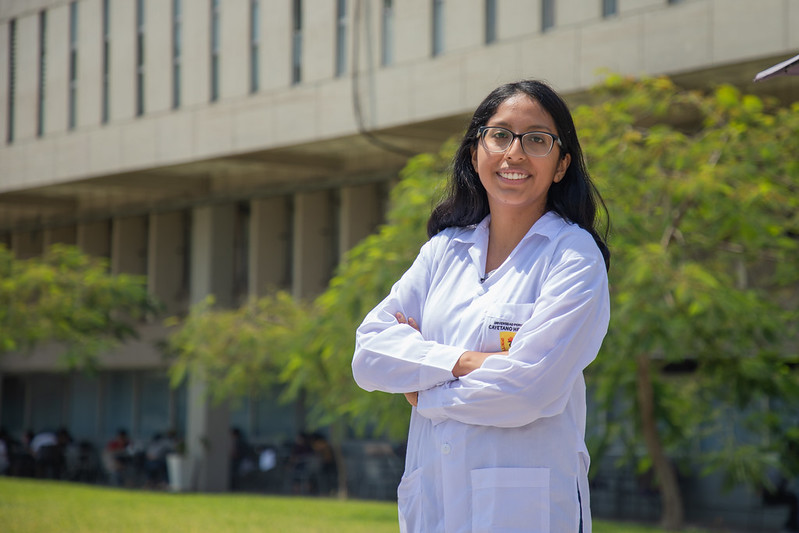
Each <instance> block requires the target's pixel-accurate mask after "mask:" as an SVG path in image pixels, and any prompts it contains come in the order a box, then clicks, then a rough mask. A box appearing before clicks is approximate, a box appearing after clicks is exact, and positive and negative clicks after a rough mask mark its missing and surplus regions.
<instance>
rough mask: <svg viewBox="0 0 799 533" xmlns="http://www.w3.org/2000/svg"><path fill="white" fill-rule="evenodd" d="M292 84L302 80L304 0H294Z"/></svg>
mask: <svg viewBox="0 0 799 533" xmlns="http://www.w3.org/2000/svg"><path fill="white" fill-rule="evenodd" d="M291 28H292V32H291V82H292V83H300V81H301V80H302V0H294V5H293V9H292V23H291Z"/></svg>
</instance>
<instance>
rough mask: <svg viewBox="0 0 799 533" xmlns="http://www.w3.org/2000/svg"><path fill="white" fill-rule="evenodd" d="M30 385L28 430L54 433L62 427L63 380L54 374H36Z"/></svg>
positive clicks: (30, 380) (29, 381)
mask: <svg viewBox="0 0 799 533" xmlns="http://www.w3.org/2000/svg"><path fill="white" fill-rule="evenodd" d="M28 384H29V385H30V388H31V390H30V416H31V418H30V429H32V430H33V431H34V432H35V433H39V432H40V431H55V430H57V429H58V428H59V427H61V426H63V425H64V405H65V400H66V398H65V397H64V378H62V377H61V376H58V375H54V374H41V375H39V374H36V375H32V376H31V377H30V379H29V380H28Z"/></svg>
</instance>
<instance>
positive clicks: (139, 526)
mask: <svg viewBox="0 0 799 533" xmlns="http://www.w3.org/2000/svg"><path fill="white" fill-rule="evenodd" d="M0 530H2V531H3V533H16V532H20V533H22V532H24V533H43V532H51V531H52V532H56V531H57V532H59V533H68V532H103V533H105V532H107V531H112V532H114V533H127V532H146V533H152V532H156V531H170V532H172V531H175V532H181V533H183V532H186V533H195V532H203V533H204V532H209V533H210V532H214V533H217V532H227V531H234V532H237V533H238V532H248V531H253V532H255V531H258V532H264V531H266V532H271V531H280V532H286V531H290V532H292V533H328V532H329V533H339V532H342V531H346V532H348V533H384V532H385V533H389V532H391V533H397V532H398V530H399V528H398V526H397V509H396V504H394V503H392V502H367V501H355V500H349V501H342V500H334V499H324V498H300V497H281V496H261V495H242V494H170V493H163V492H147V491H139V490H136V491H132V490H123V489H114V488H109V487H98V486H87V485H80V484H75V483H64V482H49V481H39V480H23V479H15V478H0ZM659 531H661V530H659V529H657V528H652V527H645V526H638V525H631V524H621V523H613V522H595V523H594V532H595V533H657V532H659Z"/></svg>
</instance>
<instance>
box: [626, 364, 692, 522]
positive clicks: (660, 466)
mask: <svg viewBox="0 0 799 533" xmlns="http://www.w3.org/2000/svg"><path fill="white" fill-rule="evenodd" d="M636 363H637V365H636V366H637V371H638V375H637V379H636V388H637V394H638V410H639V413H640V415H641V431H642V432H643V436H644V442H645V443H646V449H647V452H648V453H649V457H651V458H652V467H653V468H654V470H655V476H656V479H657V485H658V489H659V490H660V499H661V505H662V508H661V525H662V526H663V527H664V528H665V529H666V530H668V531H678V530H680V529H682V528H683V525H684V515H683V505H682V494H681V493H680V486H679V484H678V483H677V472H676V471H675V469H674V466H673V465H672V464H671V462H669V458H668V457H667V456H666V452H665V451H664V450H663V444H662V443H661V441H660V435H659V434H658V428H657V421H656V420H655V391H654V388H653V386H652V369H651V360H650V358H649V355H648V354H643V355H639V356H638V357H637V358H636Z"/></svg>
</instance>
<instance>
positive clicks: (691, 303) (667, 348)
mask: <svg viewBox="0 0 799 533" xmlns="http://www.w3.org/2000/svg"><path fill="white" fill-rule="evenodd" d="M596 94H597V96H598V98H599V102H598V103H596V104H595V105H592V106H590V107H583V108H581V109H579V110H578V111H577V113H576V117H575V119H576V122H577V127H578V129H579V131H580V133H581V135H582V139H583V143H584V144H583V146H584V148H585V151H586V157H587V159H588V166H589V168H590V169H591V172H592V174H593V175H594V176H595V177H596V178H597V181H598V184H599V188H600V190H601V191H602V192H603V194H604V196H605V198H606V200H607V202H608V206H609V209H610V212H611V220H612V221H613V226H614V232H613V236H612V241H611V248H612V250H613V253H614V256H613V265H612V268H611V276H610V277H611V291H612V313H611V317H612V318H611V325H610V330H609V333H608V336H607V338H606V340H605V344H604V346H603V350H602V353H601V355H600V357H599V358H598V360H597V363H596V364H595V365H593V366H592V367H591V369H590V376H589V382H592V383H594V384H596V385H597V390H598V398H599V399H600V400H601V401H602V402H603V405H604V406H605V408H606V409H613V407H612V406H618V405H626V406H627V409H628V413H627V414H629V415H630V416H631V417H633V419H634V420H636V421H637V424H636V426H635V427H634V428H628V429H630V430H633V431H628V435H627V437H626V438H625V440H627V441H628V442H631V443H633V444H635V443H637V442H639V437H640V439H642V440H643V443H644V445H645V448H646V451H647V453H646V455H645V456H644V457H642V458H641V461H640V464H639V467H640V469H641V470H648V469H649V468H650V467H651V468H652V469H653V471H654V473H655V475H656V480H657V484H658V487H659V489H660V494H661V499H662V509H663V516H662V519H663V524H664V526H666V527H667V528H668V529H679V528H681V527H682V525H683V510H682V508H683V506H682V497H681V492H680V488H679V484H678V482H677V476H676V471H675V467H674V461H675V460H677V459H679V458H680V457H685V456H686V455H687V454H688V452H687V448H688V445H689V444H690V443H693V442H697V441H699V440H700V439H701V438H703V437H706V436H711V435H712V436H713V437H714V439H716V440H717V441H719V442H718V443H717V444H716V445H715V446H714V447H713V449H711V450H709V451H708V452H706V453H704V454H703V457H701V458H700V457H693V459H695V460H698V461H700V463H699V464H704V465H706V467H705V469H704V470H705V472H709V471H714V470H719V471H721V472H723V473H724V475H725V478H726V480H727V481H728V482H729V483H740V482H744V483H749V484H752V485H757V484H760V483H762V482H763V481H764V477H765V470H766V468H768V467H769V466H770V465H773V464H774V455H773V454H772V453H770V452H772V451H774V443H775V442H776V443H781V442H785V439H786V438H789V436H788V435H786V434H785V433H786V430H785V428H786V427H791V425H787V426H786V425H784V417H781V416H780V414H779V413H778V412H771V413H770V415H769V416H765V415H766V413H765V410H764V409H763V408H762V406H761V407H758V402H760V404H762V405H769V404H771V405H773V404H774V403H775V402H776V401H777V400H779V401H781V402H788V405H791V406H792V409H794V410H795V408H796V405H797V401H798V400H799V381H798V380H797V373H796V372H795V371H793V370H792V367H793V366H794V365H796V363H797V362H799V359H798V358H797V352H796V342H797V330H796V324H797V313H796V301H797V286H798V284H799V270H797V269H796V265H797V264H799V210H797V207H799V199H798V198H799V197H797V186H798V185H799V181H798V180H799V163H797V161H796V159H795V157H794V154H796V153H799V106H794V109H792V110H791V109H784V108H779V107H777V106H776V105H774V104H773V103H766V102H763V101H762V100H760V99H758V98H756V97H754V96H743V95H741V94H740V92H739V91H738V90H736V89H734V88H732V87H729V86H721V87H719V88H718V89H716V90H715V91H714V92H713V93H712V94H709V95H703V94H699V93H696V92H687V91H681V90H679V89H678V88H677V87H675V86H674V85H673V84H672V83H671V82H670V81H669V80H667V79H645V80H638V81H636V80H633V79H625V78H621V77H618V76H611V77H610V78H609V79H608V81H607V83H606V84H605V85H603V86H601V87H600V88H599V89H598V91H597V93H596ZM677 368H681V369H683V370H688V372H685V373H684V374H683V375H682V376H676V375H675V373H674V372H669V370H670V369H677ZM620 414H622V415H623V414H625V413H620ZM616 429H619V428H616ZM741 433H743V434H745V439H746V440H742V438H741V436H740V435H741ZM616 435H618V433H616ZM767 436H771V437H773V438H772V439H769V438H766V437H767ZM694 455H695V453H694ZM692 466H696V465H695V464H694V465H692Z"/></svg>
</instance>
